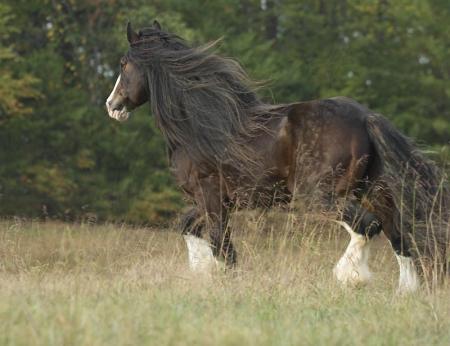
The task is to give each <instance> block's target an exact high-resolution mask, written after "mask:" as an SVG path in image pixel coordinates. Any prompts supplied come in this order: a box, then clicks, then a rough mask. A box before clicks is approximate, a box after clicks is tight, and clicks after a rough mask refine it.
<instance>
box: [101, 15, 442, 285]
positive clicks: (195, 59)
mask: <svg viewBox="0 0 450 346" xmlns="http://www.w3.org/2000/svg"><path fill="white" fill-rule="evenodd" d="M127 36H128V41H129V44H130V48H129V51H128V52H127V53H126V54H125V55H124V56H123V57H122V59H121V61H120V65H121V67H120V71H121V72H120V75H119V77H118V79H117V82H116V84H115V86H114V89H113V91H112V93H111V95H110V96H109V98H108V100H107V102H106V106H107V110H108V113H109V115H110V116H111V117H112V118H115V119H117V120H119V121H124V120H126V119H127V118H128V117H129V114H130V113H129V112H130V111H132V110H133V109H135V108H136V107H139V106H140V105H142V104H144V103H146V102H149V103H150V107H151V113H152V114H153V115H154V116H155V119H156V123H157V126H158V128H159V129H160V131H161V132H162V135H163V136H164V138H165V141H166V144H167V147H168V153H169V159H170V166H171V169H172V172H173V174H174V176H175V177H176V181H177V183H178V185H179V186H180V187H181V188H182V189H183V191H184V192H185V193H186V195H187V196H188V197H189V198H190V199H191V200H192V202H193V205H194V207H193V208H192V209H191V210H190V211H189V212H188V213H187V214H186V215H185V216H184V217H183V222H182V228H183V234H184V237H185V240H186V242H187V246H188V250H189V258H190V264H191V268H192V269H193V270H209V269H210V268H211V267H210V266H211V265H212V264H214V263H215V262H216V259H223V260H224V262H225V263H226V264H227V265H229V266H230V265H234V264H235V263H236V251H235V249H234V247H233V244H232V241H231V234H230V230H229V228H228V227H227V223H228V216H229V213H230V210H232V209H233V208H236V207H238V206H242V205H244V206H246V207H250V206H265V207H270V206H271V205H273V204H275V203H289V202H290V201H291V199H292V197H293V196H294V195H296V194H297V193H298V192H300V193H299V195H303V196H306V195H308V193H309V194H311V193H314V194H317V193H318V192H317V191H320V195H321V196H322V197H321V199H322V200H323V206H324V209H330V208H332V206H333V205H334V204H336V203H335V201H337V200H342V199H343V197H342V196H345V198H344V201H345V203H344V204H343V206H342V207H340V208H337V209H336V211H339V213H337V214H336V220H338V221H337V222H339V223H340V224H341V225H342V226H343V227H344V228H345V229H346V230H347V231H348V232H349V234H350V236H351V240H350V244H349V245H348V248H347V249H346V251H345V253H344V255H343V256H342V258H341V259H340V260H339V261H338V263H337V265H336V267H335V269H334V274H335V276H336V278H337V279H338V280H339V281H341V282H343V283H359V282H364V281H366V280H368V279H369V277H370V271H369V268H368V264H367V259H368V245H369V241H370V239H371V238H372V237H373V236H375V235H377V234H379V233H380V232H381V231H383V232H384V234H385V235H386V237H387V238H388V239H389V241H390V243H391V244H392V247H393V250H394V251H395V255H396V257H397V260H398V263H399V267H400V279H399V290H400V291H403V292H404V291H413V290H415V289H417V288H418V286H419V283H420V281H419V276H420V274H422V275H423V276H424V277H425V279H429V278H435V277H437V276H439V275H441V274H443V273H444V272H445V271H446V270H447V268H446V267H447V260H446V249H447V246H448V244H449V237H448V233H449V229H448V226H447V221H448V206H449V202H448V196H449V195H448V190H447V187H446V177H445V176H444V174H443V173H442V172H440V171H439V170H438V169H437V168H436V166H435V165H434V164H433V163H432V162H430V161H429V160H427V159H426V158H425V157H424V156H423V155H422V154H421V153H420V151H419V150H417V149H416V148H415V147H414V145H413V144H412V142H411V141H410V140H409V139H408V138H406V137H405V136H403V135H402V134H401V133H399V132H398V131H397V130H396V129H394V127H393V126H392V125H391V124H390V123H389V122H388V121H387V120H386V119H385V118H384V117H383V116H381V115H379V114H376V113H374V112H372V111H370V110H369V109H367V108H366V107H364V106H363V105H361V104H359V103H357V102H356V101H353V100H351V99H349V98H345V97H335V98H331V99H325V100H314V101H308V102H298V103H293V104H286V105H278V106H274V105H269V104H267V103H265V102H263V101H262V100H261V99H260V98H259V97H258V95H257V94H256V92H255V91H254V90H255V89H254V88H253V86H252V83H251V82H250V81H249V79H248V77H247V75H246V73H245V72H244V71H243V69H242V68H241V67H240V65H239V64H238V63H237V62H236V61H235V60H232V59H229V58H224V57H221V56H219V55H217V54H215V53H214V52H212V48H213V47H214V44H211V45H209V46H203V47H191V46H189V45H188V44H187V43H186V42H185V41H184V40H183V39H181V38H180V37H178V36H177V35H174V34H171V33H168V32H166V31H163V30H162V29H161V27H160V25H159V24H158V23H157V22H156V21H155V23H154V24H153V26H152V27H149V28H144V29H142V30H140V31H139V32H135V31H134V30H133V29H132V28H131V25H130V24H128V27H127ZM338 214H339V215H340V217H339V218H338ZM205 235H207V237H206V238H207V239H208V240H205V239H203V238H202V237H203V236H205Z"/></svg>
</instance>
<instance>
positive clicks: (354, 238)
mask: <svg viewBox="0 0 450 346" xmlns="http://www.w3.org/2000/svg"><path fill="white" fill-rule="evenodd" d="M338 223H339V224H340V225H341V226H343V227H344V229H345V230H346V231H347V232H348V233H349V234H350V237H351V239H350V243H349V244H348V246H347V249H346V250H345V252H344V254H343V255H342V257H341V258H340V260H339V261H338V262H337V264H336V266H335V268H334V271H333V272H334V275H335V276H336V278H337V279H338V280H339V281H340V282H342V283H344V284H359V283H364V282H366V281H368V280H369V279H370V277H371V272H370V270H369V265H368V259H369V246H370V239H371V238H372V237H373V236H375V235H377V234H379V233H380V232H381V221H380V220H379V219H378V218H377V217H376V216H375V215H374V214H373V213H371V212H369V211H368V210H366V209H365V208H363V207H362V206H358V205H356V203H355V202H352V203H350V204H349V205H348V206H347V207H346V208H345V210H344V214H343V220H342V221H338Z"/></svg>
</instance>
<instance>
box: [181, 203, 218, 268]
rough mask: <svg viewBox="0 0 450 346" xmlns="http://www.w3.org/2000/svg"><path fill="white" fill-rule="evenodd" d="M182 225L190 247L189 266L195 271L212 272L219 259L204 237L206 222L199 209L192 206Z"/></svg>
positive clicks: (182, 219) (183, 218) (184, 216)
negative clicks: (215, 256)
mask: <svg viewBox="0 0 450 346" xmlns="http://www.w3.org/2000/svg"><path fill="white" fill-rule="evenodd" d="M180 226H181V230H182V234H183V237H184V240H185V241H186V245H187V248H188V255H189V267H190V268H191V270H192V271H193V272H197V273H210V272H211V271H212V269H213V268H214V267H215V266H216V265H217V261H216V259H215V258H214V255H213V251H212V249H211V246H210V244H209V242H208V241H206V240H205V239H203V238H202V231H203V228H204V226H205V224H204V220H203V219H202V218H201V216H200V213H199V211H198V209H197V208H192V209H191V210H189V211H188V212H187V213H186V214H184V215H183V217H182V218H181V222H180Z"/></svg>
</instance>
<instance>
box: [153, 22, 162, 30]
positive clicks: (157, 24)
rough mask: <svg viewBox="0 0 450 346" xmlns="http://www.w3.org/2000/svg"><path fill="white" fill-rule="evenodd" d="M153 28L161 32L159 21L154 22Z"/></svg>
mask: <svg viewBox="0 0 450 346" xmlns="http://www.w3.org/2000/svg"><path fill="white" fill-rule="evenodd" d="M153 27H154V28H155V29H158V30H161V24H159V23H158V21H157V20H154V21H153Z"/></svg>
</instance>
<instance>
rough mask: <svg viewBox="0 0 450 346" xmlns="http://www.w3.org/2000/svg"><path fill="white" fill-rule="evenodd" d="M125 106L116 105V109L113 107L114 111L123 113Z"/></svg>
mask: <svg viewBox="0 0 450 346" xmlns="http://www.w3.org/2000/svg"><path fill="white" fill-rule="evenodd" d="M123 107H124V106H123V104H116V105H114V107H113V109H112V110H113V111H121V110H122V109H123Z"/></svg>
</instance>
